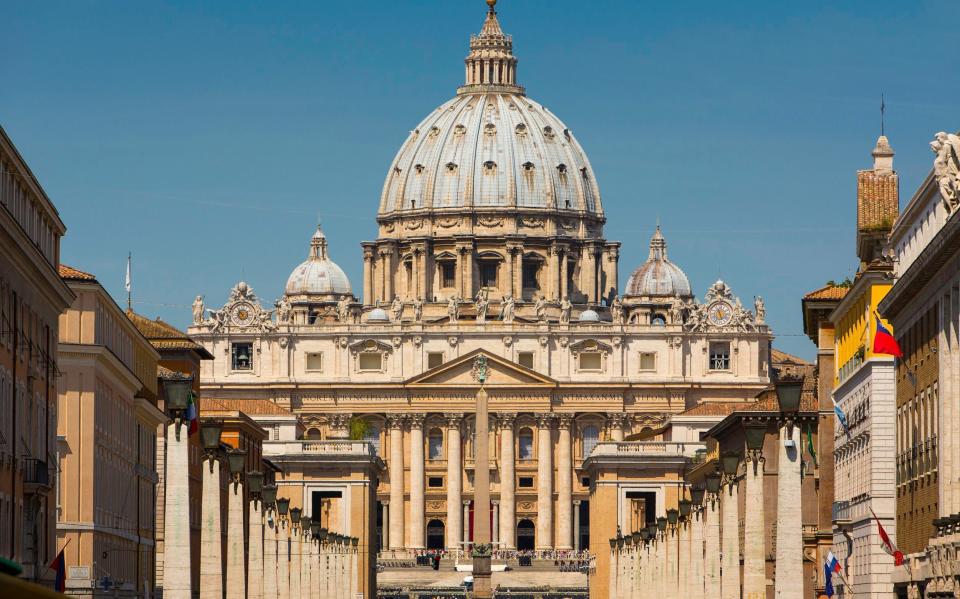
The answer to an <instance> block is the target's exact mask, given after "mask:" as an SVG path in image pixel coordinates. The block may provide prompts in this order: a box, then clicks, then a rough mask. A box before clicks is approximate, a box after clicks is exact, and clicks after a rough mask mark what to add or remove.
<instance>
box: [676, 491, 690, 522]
mask: <svg viewBox="0 0 960 599" xmlns="http://www.w3.org/2000/svg"><path fill="white" fill-rule="evenodd" d="M690 493H691V495H692V494H693V491H691V492H690ZM679 505H680V517H681V518H683V519H687V518H688V517H689V516H690V510H691V508H692V507H693V502H692V501H690V500H689V499H681V500H680V502H679Z"/></svg>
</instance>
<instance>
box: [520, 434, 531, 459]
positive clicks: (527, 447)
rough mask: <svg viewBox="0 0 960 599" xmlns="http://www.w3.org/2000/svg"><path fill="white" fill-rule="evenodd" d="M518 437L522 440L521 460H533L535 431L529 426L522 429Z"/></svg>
mask: <svg viewBox="0 0 960 599" xmlns="http://www.w3.org/2000/svg"><path fill="white" fill-rule="evenodd" d="M517 439H518V440H519V442H520V451H519V454H520V459H521V460H532V459H533V431H532V430H530V429H529V428H523V429H520V434H519V435H517Z"/></svg>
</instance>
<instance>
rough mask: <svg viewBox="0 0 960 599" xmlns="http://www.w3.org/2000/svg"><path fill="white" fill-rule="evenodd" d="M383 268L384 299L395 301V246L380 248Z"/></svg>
mask: <svg viewBox="0 0 960 599" xmlns="http://www.w3.org/2000/svg"><path fill="white" fill-rule="evenodd" d="M380 257H381V258H382V260H381V262H382V266H381V268H382V269H383V301H385V302H390V301H393V295H394V292H393V248H384V249H381V250H380Z"/></svg>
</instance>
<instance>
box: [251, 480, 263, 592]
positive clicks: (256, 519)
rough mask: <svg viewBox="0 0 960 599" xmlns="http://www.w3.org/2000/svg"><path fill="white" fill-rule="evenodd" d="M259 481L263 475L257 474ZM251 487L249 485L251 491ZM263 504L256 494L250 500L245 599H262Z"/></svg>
mask: <svg viewBox="0 0 960 599" xmlns="http://www.w3.org/2000/svg"><path fill="white" fill-rule="evenodd" d="M252 474H258V475H259V477H260V480H263V475H262V474H260V473H259V472H257V473H251V474H249V475H248V476H252ZM252 488H253V485H251V489H252ZM262 505H263V504H262V503H261V501H260V498H259V497H258V494H257V493H254V494H253V498H252V499H251V500H250V509H249V516H248V518H249V521H250V524H249V533H248V536H247V539H248V541H247V543H248V549H247V599H263V577H264V569H265V568H264V566H265V562H266V558H265V557H264V555H263V514H262V513H261V512H260V510H261V506H262Z"/></svg>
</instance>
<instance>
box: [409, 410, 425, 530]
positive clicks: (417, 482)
mask: <svg viewBox="0 0 960 599" xmlns="http://www.w3.org/2000/svg"><path fill="white" fill-rule="evenodd" d="M425 418H426V415H425V414H411V415H410V420H409V422H410V547H412V548H413V549H423V547H424V540H425V538H426V536H425V535H424V530H423V527H424V520H425V517H426V515H425V512H424V487H423V422H424V420H425Z"/></svg>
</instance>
